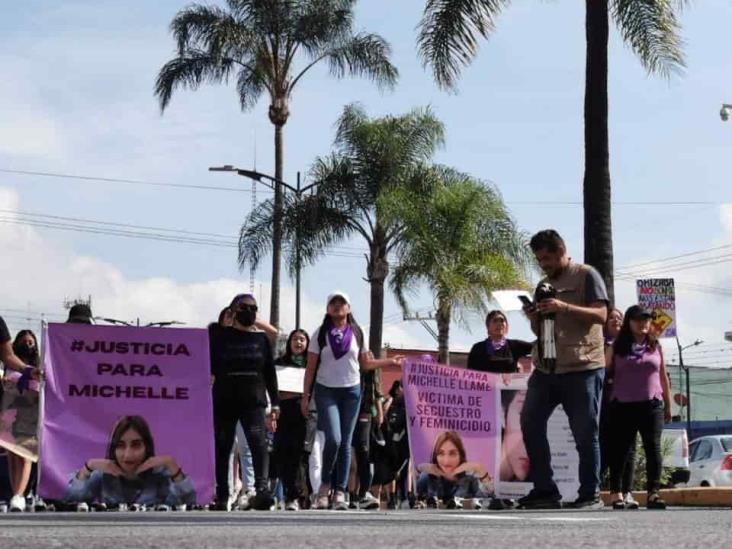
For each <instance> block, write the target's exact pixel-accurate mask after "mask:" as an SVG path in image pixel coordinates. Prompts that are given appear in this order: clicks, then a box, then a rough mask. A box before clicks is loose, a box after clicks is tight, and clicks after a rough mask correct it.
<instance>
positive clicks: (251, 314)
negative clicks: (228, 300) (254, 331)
mask: <svg viewBox="0 0 732 549" xmlns="http://www.w3.org/2000/svg"><path fill="white" fill-rule="evenodd" d="M256 318H257V312H256V311H249V310H247V309H244V310H243V311H237V312H236V321H237V322H238V323H239V324H241V325H242V326H251V325H252V324H254V320H255V319H256Z"/></svg>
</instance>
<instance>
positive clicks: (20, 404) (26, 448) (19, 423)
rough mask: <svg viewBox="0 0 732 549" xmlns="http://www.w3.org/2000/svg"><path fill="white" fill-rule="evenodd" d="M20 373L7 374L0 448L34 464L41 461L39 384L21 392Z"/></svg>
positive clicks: (0, 412)
mask: <svg viewBox="0 0 732 549" xmlns="http://www.w3.org/2000/svg"><path fill="white" fill-rule="evenodd" d="M19 379H20V373H19V372H16V371H12V370H6V372H5V375H4V376H3V396H2V401H1V403H0V447H2V448H5V449H6V450H9V451H11V452H12V453H14V454H15V455H18V456H21V457H24V458H25V459H29V460H31V461H34V462H36V461H38V437H37V432H38V388H39V387H38V382H37V381H34V380H31V382H30V383H29V386H28V389H27V390H25V391H23V392H22V393H21V392H20V391H18V387H17V383H18V380H19Z"/></svg>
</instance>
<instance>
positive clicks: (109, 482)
mask: <svg viewBox="0 0 732 549" xmlns="http://www.w3.org/2000/svg"><path fill="white" fill-rule="evenodd" d="M44 342H45V345H44V349H45V357H44V368H45V384H44V392H43V410H42V427H41V456H42V457H41V460H40V464H41V482H40V494H41V496H42V497H44V498H47V499H57V500H64V499H67V500H72V501H81V500H89V499H93V500H97V501H104V502H105V503H110V502H111V503H115V502H120V503H122V502H125V503H133V502H134V503H146V504H148V505H149V504H152V503H155V504H163V503H165V504H174V505H178V504H181V503H188V504H191V503H193V502H194V501H196V502H197V503H199V504H205V503H209V502H210V501H211V500H212V498H213V483H214V448H213V443H214V437H213V419H212V403H211V382H210V379H211V378H210V366H209V347H208V333H207V331H206V330H202V329H169V328H127V327H116V326H91V325H84V324H50V325H49V326H48V328H47V331H46V332H44ZM153 448H154V454H153V452H152V450H153ZM136 452H137V453H136ZM141 460H142V462H143V463H147V465H144V466H143V465H142V464H141V463H140V461H141ZM85 464H90V465H91V470H89V469H87V468H86V467H85ZM130 499H133V500H135V501H130ZM157 500H160V501H157Z"/></svg>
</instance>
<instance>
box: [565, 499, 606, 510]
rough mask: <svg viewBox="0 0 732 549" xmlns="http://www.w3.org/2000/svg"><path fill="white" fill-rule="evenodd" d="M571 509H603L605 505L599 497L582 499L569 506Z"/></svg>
mask: <svg viewBox="0 0 732 549" xmlns="http://www.w3.org/2000/svg"><path fill="white" fill-rule="evenodd" d="M567 507H568V508H569V509H602V508H603V507H605V503H603V501H602V500H601V499H600V498H599V497H598V496H593V497H589V498H588V497H580V498H577V499H576V500H574V501H572V502H570V503H568V504H567Z"/></svg>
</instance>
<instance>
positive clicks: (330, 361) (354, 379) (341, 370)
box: [308, 328, 368, 387]
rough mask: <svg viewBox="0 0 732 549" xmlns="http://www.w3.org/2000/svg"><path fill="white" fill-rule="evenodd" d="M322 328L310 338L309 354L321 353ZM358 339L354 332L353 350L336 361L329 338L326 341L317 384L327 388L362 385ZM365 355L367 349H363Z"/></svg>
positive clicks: (316, 378) (352, 339)
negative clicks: (319, 336) (320, 334)
mask: <svg viewBox="0 0 732 549" xmlns="http://www.w3.org/2000/svg"><path fill="white" fill-rule="evenodd" d="M319 333H320V328H318V329H317V330H315V332H314V333H313V335H312V336H311V337H310V345H309V346H308V352H309V353H315V354H316V355H317V354H318V353H320V345H318V334H319ZM358 352H359V347H358V338H357V337H356V334H355V332H354V334H353V337H352V338H351V348H350V349H349V350H348V352H347V353H346V354H345V355H343V356H342V357H341V358H339V359H338V360H336V358H335V357H334V356H333V349H331V348H330V345H329V344H328V336H327V335H326V339H325V348H324V349H323V352H322V353H320V366H318V374H317V376H316V377H315V382H316V383H320V384H321V385H325V386H326V387H353V386H354V385H359V384H360V383H361V365H360V364H359V362H358V358H359V357H358ZM362 352H363V353H367V352H368V350H367V349H363V351H362Z"/></svg>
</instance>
